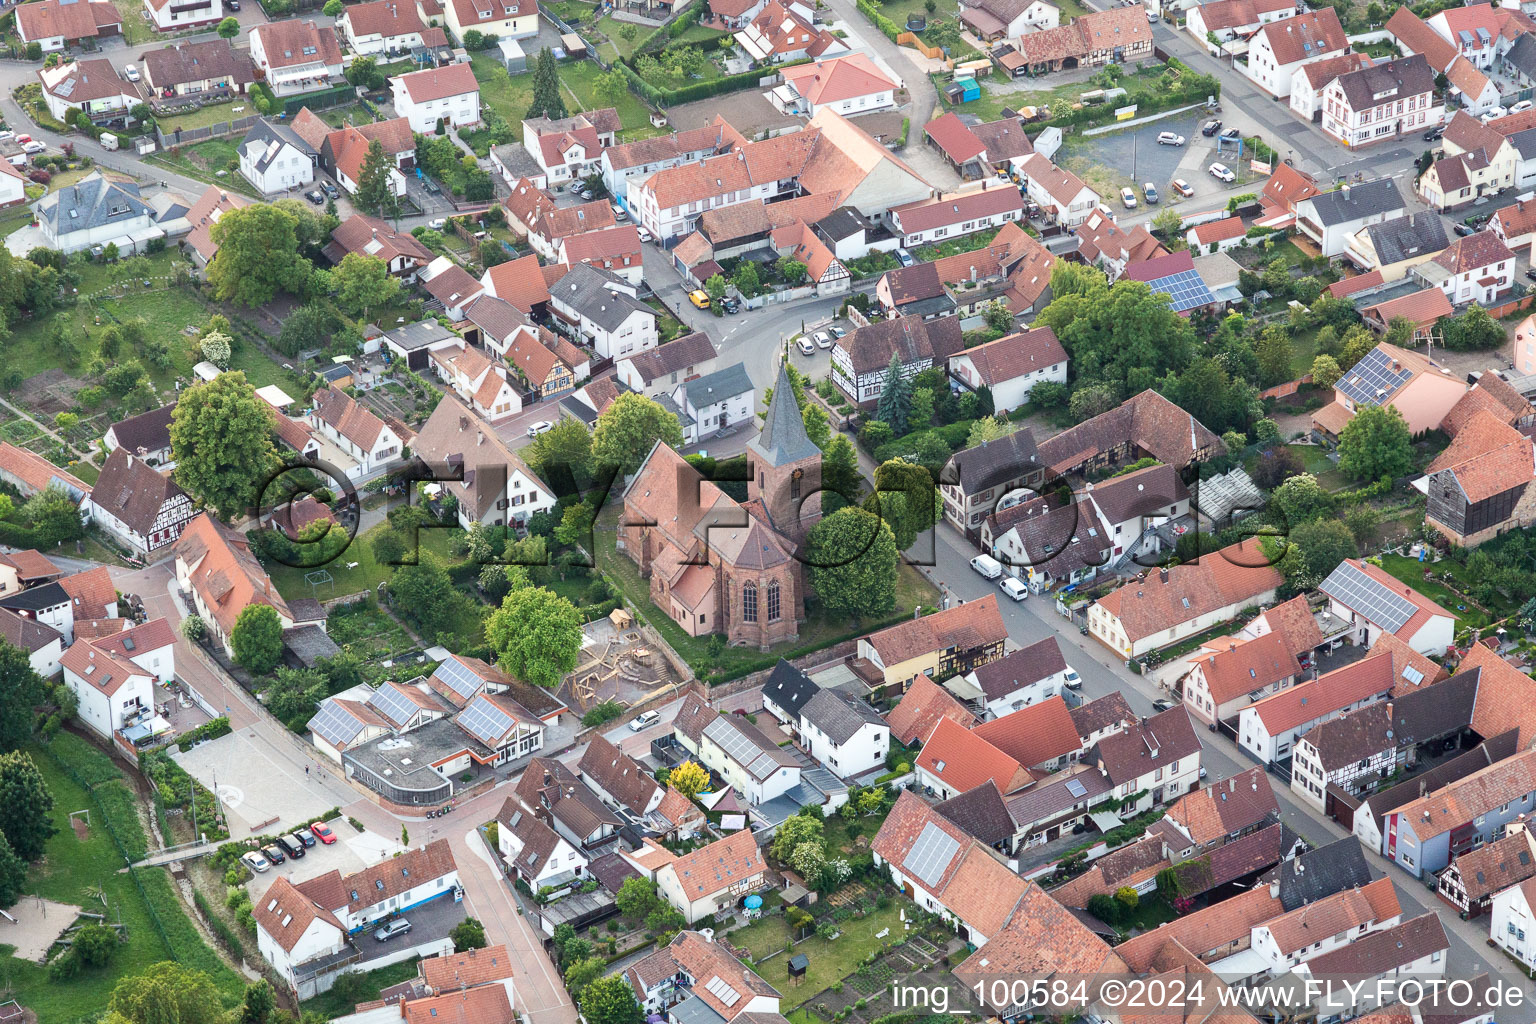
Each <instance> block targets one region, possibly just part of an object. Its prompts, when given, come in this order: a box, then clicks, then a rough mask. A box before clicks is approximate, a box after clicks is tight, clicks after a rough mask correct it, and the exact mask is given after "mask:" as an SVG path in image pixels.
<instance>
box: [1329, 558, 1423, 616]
mask: <svg viewBox="0 0 1536 1024" xmlns="http://www.w3.org/2000/svg"><path fill="white" fill-rule="evenodd" d="M1318 589H1319V590H1321V591H1322V592H1323V593H1324V594H1327V595H1328V596H1329V597H1332V598H1337V599H1338V600H1339V601H1340V602H1342V603H1343V604H1345V605H1347V606H1348V607H1350V608H1353V609H1354V610H1355V611H1357V612H1359V613H1360V614H1361V615H1364V616H1365V617H1366V618H1367V619H1369V620H1370V621H1372V622H1374V623H1377V624H1378V625H1380V626H1381V627H1382V628H1383V629H1385V630H1386V631H1387V632H1389V633H1396V632H1397V631H1398V630H1400V629H1402V628H1403V627H1404V626H1405V625H1407V624H1408V620H1409V619H1411V618H1413V616H1414V613H1415V612H1417V611H1418V607H1417V606H1416V605H1414V603H1413V602H1412V601H1410V600H1408V599H1407V598H1406V597H1403V596H1402V595H1401V594H1394V593H1392V591H1390V590H1388V589H1387V588H1386V587H1384V586H1383V585H1381V584H1380V583H1377V582H1376V581H1375V580H1373V579H1371V578H1370V577H1369V576H1367V575H1366V574H1365V573H1363V572H1361V571H1360V570H1359V569H1357V568H1355V567H1354V566H1353V565H1350V564H1349V563H1348V562H1340V563H1339V567H1338V568H1337V569H1335V570H1333V572H1331V573H1329V574H1328V578H1327V579H1325V580H1323V582H1322V585H1321V586H1319V587H1318Z"/></svg>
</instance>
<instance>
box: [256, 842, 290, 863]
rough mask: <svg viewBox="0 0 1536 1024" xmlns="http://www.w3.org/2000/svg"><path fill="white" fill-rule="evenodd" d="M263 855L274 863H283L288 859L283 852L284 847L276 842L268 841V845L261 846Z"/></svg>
mask: <svg viewBox="0 0 1536 1024" xmlns="http://www.w3.org/2000/svg"><path fill="white" fill-rule="evenodd" d="M261 855H262V856H263V857H265V858H267V860H269V861H271V862H272V863H273V864H281V863H282V862H283V861H285V860H287V859H288V858H287V857H286V856H285V855H284V854H283V849H282V847H280V846H278V845H277V844H276V843H268V844H267V845H266V846H263V847H262V848H261Z"/></svg>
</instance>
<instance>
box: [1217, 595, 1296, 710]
mask: <svg viewBox="0 0 1536 1024" xmlns="http://www.w3.org/2000/svg"><path fill="white" fill-rule="evenodd" d="M1309 618H1310V616H1309ZM1218 644H1219V641H1218ZM1196 664H1197V665H1198V666H1199V668H1200V674H1201V675H1202V676H1203V677H1204V678H1205V682H1206V685H1207V686H1208V687H1210V690H1211V699H1212V700H1213V701H1214V702H1215V703H1217V704H1225V703H1226V702H1227V701H1231V700H1237V699H1238V698H1239V697H1241V696H1243V695H1244V694H1246V693H1251V692H1252V691H1254V690H1260V689H1263V688H1265V687H1267V686H1270V685H1272V684H1274V683H1278V682H1280V681H1281V680H1283V679H1289V678H1292V677H1294V676H1296V675H1297V674H1298V673H1300V672H1301V665H1300V664H1298V663H1297V661H1296V658H1295V656H1294V655H1292V654H1291V652H1290V651H1288V650H1286V643H1285V640H1284V638H1282V637H1281V636H1280V634H1278V633H1266V634H1265V635H1263V636H1261V637H1259V638H1258V639H1256V640H1249V641H1248V642H1247V643H1243V644H1233V645H1231V646H1230V647H1229V648H1228V649H1227V650H1224V651H1217V652H1215V653H1212V654H1207V655H1203V656H1202V657H1200V658H1199V659H1198V660H1197V661H1196Z"/></svg>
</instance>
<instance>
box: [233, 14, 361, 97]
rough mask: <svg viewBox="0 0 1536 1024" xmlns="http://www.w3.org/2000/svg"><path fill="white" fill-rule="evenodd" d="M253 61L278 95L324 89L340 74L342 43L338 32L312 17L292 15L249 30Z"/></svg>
mask: <svg viewBox="0 0 1536 1024" xmlns="http://www.w3.org/2000/svg"><path fill="white" fill-rule="evenodd" d="M250 45H251V61H252V63H254V64H255V65H256V67H257V68H259V69H260V70H261V71H263V72H265V77H264V81H265V82H266V83H267V85H269V86H270V87H271V88H272V91H273V92H275V93H276V94H277V95H279V96H289V95H293V94H295V93H302V92H309V91H311V90H314V89H323V88H325V87H326V86H327V85H330V84H332V80H333V79H337V80H339V79H340V78H341V65H342V60H341V47H340V46H339V45H338V44H337V42H336V33H335V32H333V31H332V30H331V29H329V28H326V29H321V28H320V27H319V26H318V25H316V24H315V23H314V22H313V21H300V20H299V19H298V18H290V19H288V20H286V21H273V22H268V23H266V24H263V25H257V26H256V27H255V28H253V29H251V31H250Z"/></svg>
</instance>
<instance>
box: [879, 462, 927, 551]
mask: <svg viewBox="0 0 1536 1024" xmlns="http://www.w3.org/2000/svg"><path fill="white" fill-rule="evenodd" d="M864 507H865V508H866V509H868V510H869V511H871V512H873V513H875V514H876V515H878V516H879V517H880V518H881V519H882V520H884V521H885V523H886V525H888V526H889V527H890V528H891V533H892V534H893V535H894V536H895V538H896V547H897V549H898V550H900V551H905V550H907V548H910V547H911V546H912V544H913V542H914V541H915V540H917V535H918V534H920V533H922V532H923V531H924V530H926V529H928V528H930V527H931V526H933V525H934V524H935V523H937V522H938V521H939V512H940V510H941V509H942V508H943V503H942V501H941V500H940V498H939V492H938V489H937V488H936V487H934V485H933V477H932V476H931V475H930V474H929V472H928V470H927V469H926V468H924V467H923V466H919V465H916V464H914V463H911V462H908V461H906V460H905V459H891V460H890V461H888V462H886V463H884V464H883V465H881V466H879V467H878V468H877V469H876V470H875V490H874V493H872V494H871V495H870V496H869V498H868V499H866V501H865V503H864Z"/></svg>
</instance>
